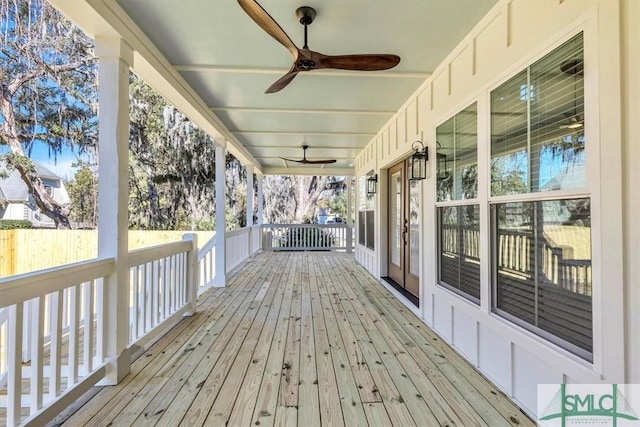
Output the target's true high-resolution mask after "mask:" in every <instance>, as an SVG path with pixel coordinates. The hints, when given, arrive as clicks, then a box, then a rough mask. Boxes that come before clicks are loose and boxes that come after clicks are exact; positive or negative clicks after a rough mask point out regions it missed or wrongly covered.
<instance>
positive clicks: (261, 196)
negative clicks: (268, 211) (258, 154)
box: [256, 175, 264, 224]
mask: <svg viewBox="0 0 640 427" xmlns="http://www.w3.org/2000/svg"><path fill="white" fill-rule="evenodd" d="M256 178H258V219H257V220H256V222H257V223H258V224H262V223H263V222H264V220H263V218H262V206H263V205H264V193H263V192H262V180H263V179H264V175H257V176H256Z"/></svg>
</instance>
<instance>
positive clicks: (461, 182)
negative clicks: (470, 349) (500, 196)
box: [436, 103, 480, 303]
mask: <svg viewBox="0 0 640 427" xmlns="http://www.w3.org/2000/svg"><path fill="white" fill-rule="evenodd" d="M477 114H478V113H477V106H476V104H475V103H474V104H472V105H470V106H469V107H467V108H465V109H464V110H462V111H461V112H459V113H458V114H456V115H455V116H453V117H452V118H450V119H449V120H447V121H445V122H444V123H442V124H441V125H440V126H438V127H437V129H436V140H437V144H436V146H437V147H436V163H437V164H436V170H437V176H436V186H437V214H438V283H439V284H440V285H441V286H444V287H447V288H449V289H451V290H452V291H454V292H456V293H459V294H461V295H462V296H464V297H465V298H468V299H470V300H472V301H474V302H476V303H479V302H480V246H479V243H480V208H479V205H477V204H469V200H470V199H471V200H472V199H475V198H476V197H477V195H478V131H477V129H478V115H477Z"/></svg>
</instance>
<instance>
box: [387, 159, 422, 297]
mask: <svg viewBox="0 0 640 427" xmlns="http://www.w3.org/2000/svg"><path fill="white" fill-rule="evenodd" d="M388 191H389V215H388V218H389V224H388V225H389V227H388V230H389V260H388V272H389V278H390V279H392V280H393V281H394V282H396V284H397V285H399V286H400V287H401V288H402V289H404V290H405V291H407V292H409V293H411V294H412V295H414V296H416V297H418V296H419V293H420V287H419V282H420V280H419V268H420V263H419V260H420V222H419V220H420V216H419V212H420V185H419V184H418V182H417V181H409V180H407V173H406V162H404V161H403V162H400V163H398V164H397V165H395V166H393V167H391V168H390V169H389V188H388Z"/></svg>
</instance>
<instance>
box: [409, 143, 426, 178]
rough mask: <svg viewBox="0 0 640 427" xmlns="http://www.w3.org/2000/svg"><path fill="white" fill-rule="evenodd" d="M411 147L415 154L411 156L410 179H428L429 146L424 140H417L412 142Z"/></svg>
mask: <svg viewBox="0 0 640 427" xmlns="http://www.w3.org/2000/svg"><path fill="white" fill-rule="evenodd" d="M411 148H412V149H413V154H412V155H411V157H409V181H417V180H420V179H426V178H427V161H428V160H429V147H425V146H424V144H423V143H422V141H416V142H414V143H413V144H411Z"/></svg>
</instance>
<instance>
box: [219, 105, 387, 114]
mask: <svg viewBox="0 0 640 427" xmlns="http://www.w3.org/2000/svg"><path fill="white" fill-rule="evenodd" d="M209 108H210V109H211V111H214V112H216V111H231V112H239V113H278V114H280V113H285V114H339V115H345V114H362V115H371V116H373V115H381V116H390V115H393V114H395V113H396V111H380V110H341V109H333V110H332V109H311V108H309V109H294V108H250V107H209Z"/></svg>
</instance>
